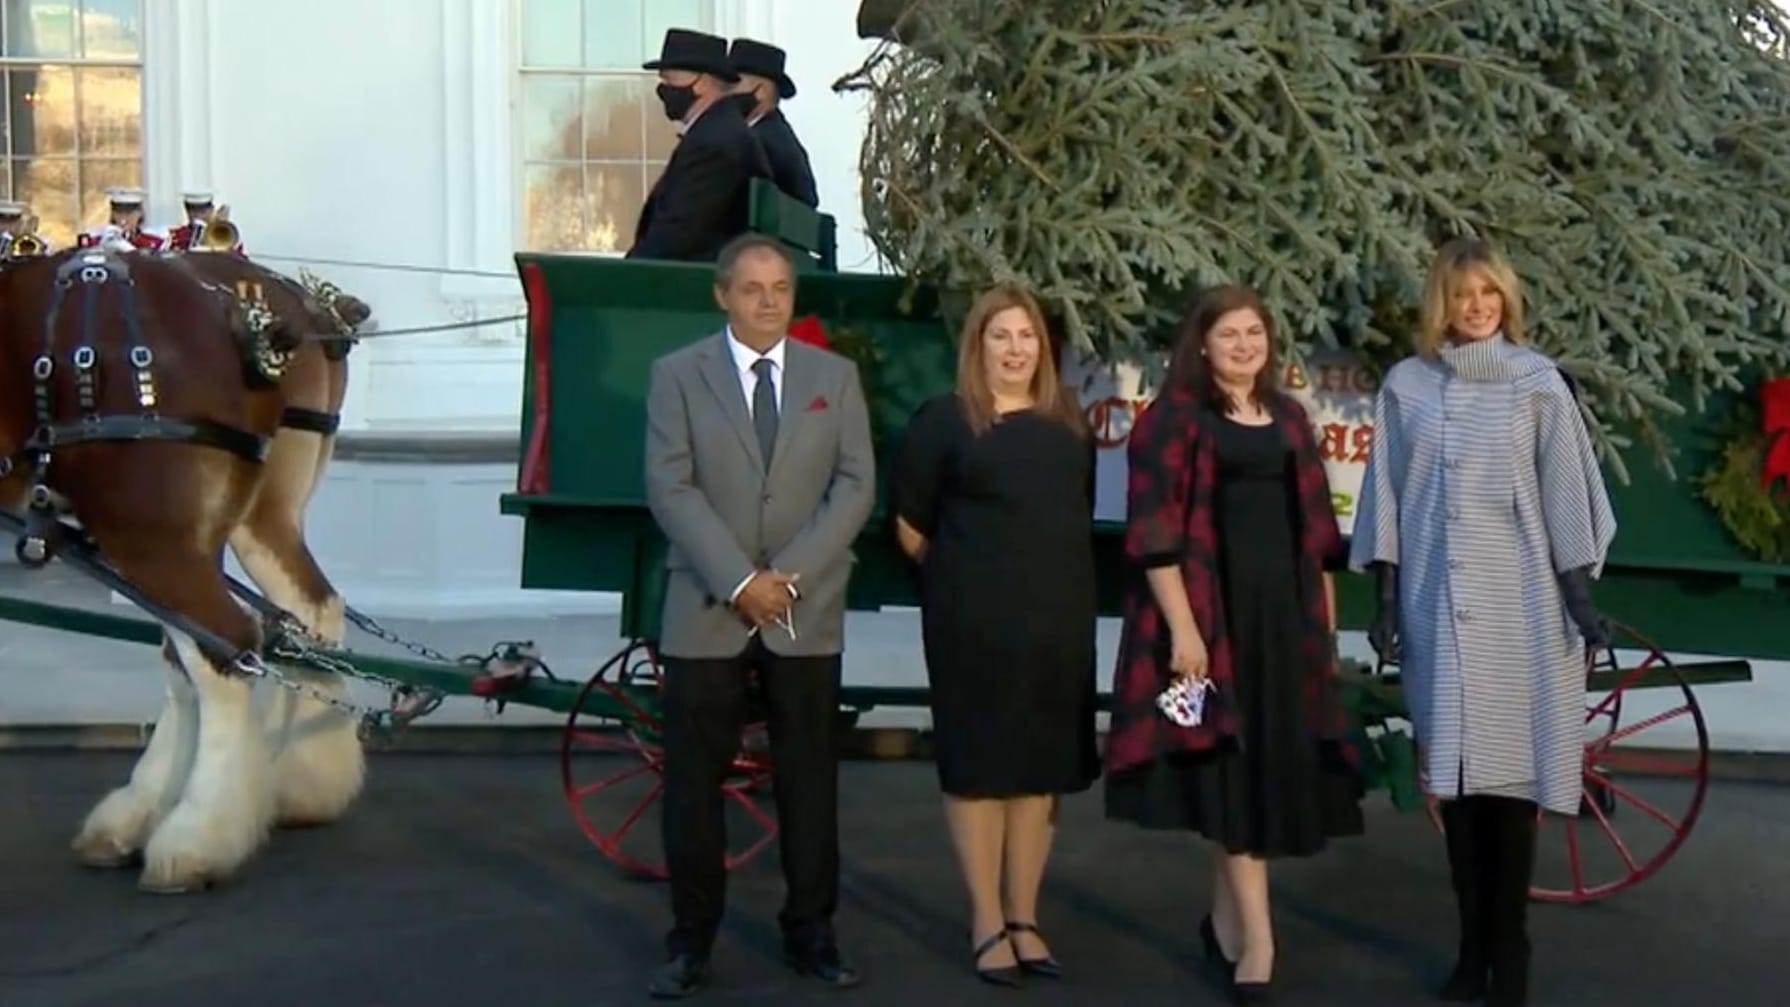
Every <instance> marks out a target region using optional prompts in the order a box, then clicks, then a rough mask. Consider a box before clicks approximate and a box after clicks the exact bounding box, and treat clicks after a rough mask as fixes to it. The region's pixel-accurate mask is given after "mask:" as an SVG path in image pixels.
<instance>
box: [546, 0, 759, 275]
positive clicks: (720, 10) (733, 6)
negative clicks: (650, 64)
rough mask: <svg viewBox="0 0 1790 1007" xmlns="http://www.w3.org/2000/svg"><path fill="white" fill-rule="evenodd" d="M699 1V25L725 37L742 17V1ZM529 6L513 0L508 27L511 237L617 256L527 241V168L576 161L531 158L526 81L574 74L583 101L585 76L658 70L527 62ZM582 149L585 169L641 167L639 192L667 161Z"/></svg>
mask: <svg viewBox="0 0 1790 1007" xmlns="http://www.w3.org/2000/svg"><path fill="white" fill-rule="evenodd" d="M635 2H636V3H638V4H639V5H640V7H641V9H642V12H643V13H644V11H645V8H646V7H647V6H648V5H649V4H651V3H653V2H654V0H635ZM700 2H701V3H702V4H703V5H704V7H705V9H704V11H703V14H704V15H705V20H706V22H707V25H706V27H702V26H698V30H702V31H707V32H710V33H712V34H716V35H720V36H722V37H728V36H729V32H730V29H731V28H732V27H733V25H734V23H735V22H737V21H738V20H740V17H739V10H738V9H737V8H738V7H739V6H740V3H739V0H700ZM526 6H527V0H514V2H513V3H512V4H511V5H510V14H511V25H510V27H511V30H510V119H511V124H510V150H511V158H510V164H511V179H512V182H511V185H510V189H511V192H510V207H511V210H510V219H511V221H512V226H511V228H510V232H511V233H510V237H511V242H512V244H513V246H514V248H515V249H516V251H518V252H525V253H528V254H550V255H585V256H595V257H600V258H614V259H619V258H621V257H623V256H624V255H625V254H626V253H627V249H625V248H618V249H614V250H607V251H605V250H599V249H588V248H571V249H537V248H534V247H532V246H531V245H530V244H529V218H528V174H529V168H530V167H532V166H536V165H546V164H564V165H570V164H573V163H574V162H572V161H569V160H567V161H538V160H531V159H530V158H529V157H528V150H527V128H528V111H529V109H528V104H527V92H528V88H527V81H528V79H529V78H530V77H537V78H555V77H557V78H570V79H576V80H577V81H579V83H580V100H582V91H583V86H582V85H583V82H585V81H587V80H590V79H612V80H635V81H649V82H650V81H653V80H654V79H655V77H654V74H653V72H652V71H651V70H642V69H639V68H638V64H636V66H635V68H634V69H625V68H619V67H587V66H558V67H556V66H531V65H529V64H528V63H527V61H526V59H525V49H526V46H527V41H528V23H527V17H526V14H525V11H524V8H525V7H526ZM580 26H581V27H582V21H581V22H580ZM581 35H582V32H581ZM581 44H582V40H581ZM654 44H655V45H656V43H654ZM657 54H658V53H657V49H656V48H655V49H653V51H651V52H648V53H647V54H646V57H645V59H643V60H642V62H645V61H646V60H650V59H652V58H654V57H655V56H656V55H657ZM647 147H648V142H647V132H646V121H645V120H644V119H642V121H641V123H640V149H641V152H642V153H643V154H645V153H646V152H647ZM584 153H585V151H580V154H581V156H580V158H579V160H578V161H577V162H576V163H577V164H578V165H579V166H580V168H581V170H583V171H585V172H588V171H589V169H590V167H591V166H592V165H632V166H636V167H639V168H641V182H642V185H641V190H642V191H641V194H642V196H643V197H644V196H646V195H647V194H649V193H650V192H651V191H652V186H653V183H654V182H656V181H657V180H658V177H659V173H660V172H662V171H663V165H664V162H662V161H655V160H652V159H648V158H641V159H597V160H593V159H591V158H589V157H585V156H582V155H583V154H584ZM654 164H658V165H659V166H660V167H659V169H658V170H656V171H650V172H649V171H648V169H649V168H650V167H651V166H652V165H654ZM636 211H638V207H636Z"/></svg>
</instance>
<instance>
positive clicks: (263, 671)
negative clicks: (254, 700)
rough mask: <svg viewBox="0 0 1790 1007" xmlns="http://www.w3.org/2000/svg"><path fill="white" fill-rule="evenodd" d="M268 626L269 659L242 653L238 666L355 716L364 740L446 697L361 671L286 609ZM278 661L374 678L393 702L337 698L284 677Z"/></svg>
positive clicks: (430, 710) (385, 732) (389, 731)
mask: <svg viewBox="0 0 1790 1007" xmlns="http://www.w3.org/2000/svg"><path fill="white" fill-rule="evenodd" d="M268 628H269V633H268V640H269V643H268V645H267V647H266V652H267V656H268V661H262V660H261V659H260V658H259V657H258V656H256V655H252V654H249V655H244V656H243V657H242V658H240V659H238V660H237V662H236V666H237V668H238V670H240V671H242V672H243V673H244V674H247V675H253V676H255V677H257V678H264V679H267V680H268V681H271V682H273V683H274V684H275V685H277V686H279V687H280V688H283V689H286V690H287V691H290V692H293V693H296V694H299V695H303V696H308V697H310V698H311V699H315V700H317V701H318V702H320V703H323V704H325V705H326V706H329V707H331V708H332V709H335V710H337V711H340V712H341V713H344V714H346V715H348V716H350V717H355V718H357V719H358V720H359V722H360V724H359V729H358V733H359V734H360V736H361V738H362V739H363V740H364V739H366V738H367V737H369V736H371V735H382V736H389V735H390V734H392V733H393V732H395V731H397V730H398V729H399V728H402V727H405V726H407V725H408V724H409V723H410V722H411V721H414V720H416V719H418V718H421V717H424V716H427V715H428V714H430V713H433V712H435V710H436V708H437V707H439V706H441V704H442V701H443V700H444V699H445V698H446V696H445V695H444V694H443V693H442V692H441V691H440V690H438V689H431V688H426V687H418V686H414V685H411V684H410V683H408V682H404V681H401V680H399V679H395V678H388V677H386V676H384V675H375V674H373V673H372V672H368V671H362V670H361V669H360V668H357V667H355V665H354V663H353V662H351V661H348V660H346V659H344V658H341V657H337V656H335V655H334V654H332V653H329V651H331V650H333V649H334V648H331V647H330V646H329V645H328V644H325V643H323V642H322V641H320V640H317V639H316V638H315V637H313V636H311V634H310V633H309V632H308V631H306V629H305V628H304V626H303V624H301V623H300V622H299V621H298V620H297V619H296V618H294V617H293V616H291V615H290V614H284V615H281V616H280V617H279V618H278V619H269V620H268ZM449 663H452V662H449ZM281 664H291V665H298V666H300V667H305V668H309V669H310V670H312V671H319V672H324V673H328V674H336V675H341V676H342V677H344V678H355V679H360V680H361V681H363V682H369V683H372V684H373V685H375V686H378V687H379V688H381V689H384V690H385V691H386V692H388V693H390V695H391V702H390V704H389V705H388V706H387V707H385V708H384V709H381V708H379V707H375V706H363V705H361V704H357V703H351V702H349V701H347V700H344V699H338V698H337V697H335V696H332V695H330V694H328V693H327V692H324V691H323V690H322V689H319V688H318V687H316V686H314V685H311V684H310V683H308V682H303V681H299V680H297V679H294V678H292V677H290V676H288V675H287V674H286V673H285V672H284V671H282V670H281V668H280V665H281Z"/></svg>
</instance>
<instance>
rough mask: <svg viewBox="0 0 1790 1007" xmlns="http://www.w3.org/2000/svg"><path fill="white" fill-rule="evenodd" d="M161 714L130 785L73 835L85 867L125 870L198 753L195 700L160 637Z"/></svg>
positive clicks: (181, 787)
mask: <svg viewBox="0 0 1790 1007" xmlns="http://www.w3.org/2000/svg"><path fill="white" fill-rule="evenodd" d="M162 657H163V659H164V661H165V663H164V664H163V666H162V670H163V672H164V673H165V676H166V679H167V681H166V683H165V684H164V686H163V698H162V712H161V714H160V715H159V716H158V717H156V720H155V727H154V729H153V731H152V733H151V734H150V736H149V744H148V746H147V747H145V748H144V749H143V754H142V755H141V756H139V757H138V758H137V764H136V766H134V767H133V768H132V769H131V775H130V780H129V782H127V783H125V784H124V785H123V786H121V787H118V788H117V789H115V790H113V791H112V792H111V793H109V794H107V795H106V796H105V797H104V798H103V799H101V801H100V802H99V804H97V805H95V806H94V808H93V810H92V811H90V812H88V814H87V820H86V821H85V822H83V823H82V825H81V830H80V832H78V833H77V834H76V835H75V840H74V844H73V845H74V850H75V853H76V855H77V856H79V857H80V859H81V862H82V863H84V864H86V865H88V866H89V867H127V866H130V865H131V864H133V863H135V862H136V861H137V857H138V854H140V853H141V852H142V851H143V846H144V844H145V843H147V842H148V841H149V834H150V833H151V832H152V831H154V829H155V827H156V825H158V824H159V823H160V822H161V820H162V817H163V816H165V815H166V814H167V813H168V811H169V810H170V809H171V808H173V807H174V805H175V803H176V802H178V801H179V800H180V795H181V793H182V792H183V791H184V789H185V787H186V780H187V775H188V773H190V772H191V770H192V766H193V756H194V754H195V753H196V752H197V742H198V727H199V696H198V693H197V692H195V691H194V690H193V683H192V682H191V681H189V680H188V679H187V677H186V672H184V671H182V670H181V667H180V658H179V656H178V655H176V654H175V652H174V644H173V641H172V640H171V639H169V638H167V637H166V636H164V643H163V646H162Z"/></svg>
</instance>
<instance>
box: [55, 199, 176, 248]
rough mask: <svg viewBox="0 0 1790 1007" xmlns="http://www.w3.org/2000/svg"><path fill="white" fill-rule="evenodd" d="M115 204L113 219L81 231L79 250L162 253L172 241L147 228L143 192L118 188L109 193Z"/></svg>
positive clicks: (78, 239) (78, 243) (113, 205)
mask: <svg viewBox="0 0 1790 1007" xmlns="http://www.w3.org/2000/svg"><path fill="white" fill-rule="evenodd" d="M106 196H107V198H108V199H110V200H111V203H112V214H111V217H110V218H109V219H108V220H107V221H106V225H105V226H104V227H98V228H93V229H91V230H87V231H83V232H81V235H80V236H79V237H78V238H76V239H75V244H76V247H78V248H110V249H112V250H113V251H119V252H133V251H144V252H159V251H161V250H162V248H164V247H165V246H166V245H167V243H168V239H167V237H166V236H165V235H162V234H158V233H156V232H154V231H152V230H149V229H148V228H145V227H144V226H143V199H144V193H143V190H142V189H125V188H114V189H108V190H107V191H106Z"/></svg>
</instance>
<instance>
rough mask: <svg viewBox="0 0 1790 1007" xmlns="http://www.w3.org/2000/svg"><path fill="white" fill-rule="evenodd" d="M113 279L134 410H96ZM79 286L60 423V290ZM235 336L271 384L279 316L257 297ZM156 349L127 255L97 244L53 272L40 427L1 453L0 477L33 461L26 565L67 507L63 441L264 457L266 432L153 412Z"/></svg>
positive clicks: (41, 363)
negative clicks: (101, 311)
mask: <svg viewBox="0 0 1790 1007" xmlns="http://www.w3.org/2000/svg"><path fill="white" fill-rule="evenodd" d="M107 284H111V285H112V286H113V288H114V289H116V290H117V291H118V292H119V297H120V299H121V301H122V313H123V315H124V328H125V334H126V339H127V346H126V351H125V361H124V362H125V363H126V364H128V366H129V368H130V373H131V376H132V385H133V387H134V390H135V393H136V400H137V406H138V409H139V411H138V412H136V413H101V412H99V411H98V403H97V395H96V386H97V383H98V381H97V378H98V373H97V372H98V369H99V367H100V364H101V360H100V355H99V351H98V350H97V349H96V348H95V346H94V337H95V334H96V327H97V313H96V311H95V309H96V307H97V306H98V301H99V294H100V291H101V290H102V289H104V288H105V287H106V285H107ZM77 286H78V287H79V289H80V298H81V300H80V313H81V328H80V336H79V341H78V343H77V345H76V346H75V348H74V351H73V352H72V353H71V354H70V355H69V358H68V361H67V365H68V366H71V367H73V368H74V384H75V400H76V404H77V406H78V407H79V409H80V417H79V418H78V419H73V420H65V421H62V422H58V421H57V420H56V418H55V413H56V410H55V403H54V401H53V400H54V394H53V388H52V384H51V382H52V380H53V379H54V377H55V375H56V369H57V363H58V362H57V360H56V356H55V350H56V323H57V321H58V320H59V319H60V318H61V315H62V308H63V304H64V299H65V298H66V297H67V296H68V295H69V293H70V292H71V291H73V290H75V289H76V287H77ZM242 320H243V321H244V322H245V324H244V325H242V326H241V335H240V337H239V343H240V346H239V349H240V350H241V351H242V357H243V368H244V372H245V374H244V376H245V377H246V378H247V379H248V380H249V382H250V384H251V385H252V386H259V387H268V386H271V385H274V384H277V383H278V380H279V375H280V372H281V369H283V368H284V366H285V361H286V359H287V358H288V356H289V354H288V353H282V352H281V351H278V350H275V349H274V348H273V347H272V346H271V345H269V336H268V333H269V330H270V329H271V328H272V325H273V316H272V313H271V312H269V311H268V310H267V308H266V306H265V305H255V304H251V305H248V306H246V309H244V310H243V314H242ZM154 365H155V354H154V353H153V352H152V351H151V350H150V348H149V347H148V346H147V345H145V344H144V342H143V332H142V324H141V319H140V317H139V315H138V306H137V300H136V284H135V281H134V280H133V278H132V277H131V271H130V266H129V265H128V263H127V262H126V261H125V260H124V258H123V257H121V256H119V255H117V254H114V253H112V252H110V251H105V250H95V251H91V252H86V253H83V254H81V255H77V256H73V257H71V258H70V259H69V260H68V261H67V262H65V263H63V264H62V266H61V267H60V268H58V269H57V271H56V286H55V292H54V294H53V295H52V298H51V301H50V309H49V314H48V317H47V319H46V321H45V324H44V343H43V351H42V352H41V353H40V354H39V355H38V357H37V359H36V360H35V361H34V362H33V364H32V369H31V377H32V380H33V392H32V396H33V407H34V409H35V411H36V419H37V428H36V430H35V431H34V432H33V433H32V435H31V437H30V438H29V439H28V440H27V441H26V442H25V444H24V446H23V447H22V448H21V449H20V450H19V451H18V453H17V454H15V455H13V456H12V457H0V478H5V477H6V476H8V475H10V474H11V473H12V471H13V468H14V467H15V465H16V464H17V463H18V461H19V460H20V459H24V460H27V461H29V463H30V464H32V465H33V466H34V469H35V471H34V472H33V474H32V485H31V489H30V492H29V494H28V506H27V511H26V514H25V524H26V527H25V530H24V532H23V533H22V534H21V536H20V538H19V541H18V544H17V546H16V547H15V552H16V553H17V555H18V558H19V562H20V563H22V564H24V565H25V566H27V567H41V566H43V565H44V564H46V563H48V562H49V558H50V552H51V550H50V548H49V543H50V541H51V540H52V538H53V536H54V534H55V529H56V526H57V525H58V523H59V520H60V518H61V516H62V515H63V514H65V513H67V512H68V511H69V507H68V506H67V501H65V500H63V499H62V498H61V496H60V494H58V493H56V491H55V490H53V489H51V488H50V486H49V469H50V463H51V460H52V457H53V455H54V452H55V450H56V449H57V448H63V447H70V446H72V445H76V444H92V443H98V442H104V441H113V442H116V441H168V442H172V443H178V444H191V445H196V446H203V447H211V448H217V449H219V450H222V451H227V452H229V453H231V454H234V455H236V456H238V457H240V458H244V459H247V460H248V461H251V462H255V463H257V464H259V463H261V462H263V461H265V460H266V458H267V452H268V448H269V444H270V439H269V438H266V437H262V436H260V435H258V434H254V433H251V432H249V431H246V430H240V429H238V428H236V427H232V426H229V425H227V424H223V423H218V422H215V421H212V420H207V419H201V418H194V419H177V418H173V417H167V416H163V415H161V414H160V413H159V412H157V411H156V405H157V402H158V400H159V395H158V392H157V389H156V380H155V379H156V375H155V370H154Z"/></svg>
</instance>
